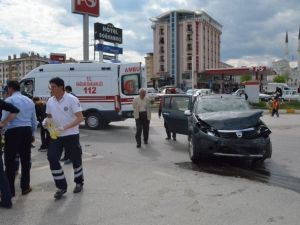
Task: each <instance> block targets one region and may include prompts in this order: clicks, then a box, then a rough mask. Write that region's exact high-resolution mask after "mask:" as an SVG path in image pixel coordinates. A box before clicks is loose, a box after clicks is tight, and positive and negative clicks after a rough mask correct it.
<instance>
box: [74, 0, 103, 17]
mask: <svg viewBox="0 0 300 225" xmlns="http://www.w3.org/2000/svg"><path fill="white" fill-rule="evenodd" d="M72 12H73V13H78V14H88V15H90V16H94V17H98V16H99V14H100V3H99V0H72Z"/></svg>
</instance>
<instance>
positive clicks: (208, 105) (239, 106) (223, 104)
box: [196, 97, 249, 113]
mask: <svg viewBox="0 0 300 225" xmlns="http://www.w3.org/2000/svg"><path fill="white" fill-rule="evenodd" d="M243 110H249V105H248V103H247V102H246V101H245V100H244V99H240V98H221V97H220V98H202V99H200V101H199V104H197V109H196V112H197V113H208V112H221V111H243Z"/></svg>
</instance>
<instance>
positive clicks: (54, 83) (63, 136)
mask: <svg viewBox="0 0 300 225" xmlns="http://www.w3.org/2000/svg"><path fill="white" fill-rule="evenodd" d="M49 83H50V88H51V93H52V94H53V96H52V97H51V98H50V99H49V100H48V102H47V106H46V114H47V118H46V119H45V120H44V123H43V125H44V126H45V127H47V126H48V125H49V120H48V119H49V118H50V119H52V121H53V123H54V124H55V127H57V129H58V132H59V134H58V137H57V138H56V139H53V138H52V137H51V140H50V143H49V147H48V161H49V163H50V169H51V173H52V175H53V178H54V181H55V185H56V187H57V188H58V190H57V191H56V193H55V194H54V198H55V199H60V198H61V197H62V196H63V194H64V193H66V192H67V181H66V178H65V175H64V171H63V169H62V167H61V165H60V162H59V160H60V158H61V154H62V151H63V148H64V149H65V151H66V152H67V153H68V155H69V157H70V159H71V161H72V163H73V169H74V182H75V183H76V186H75V188H74V190H73V193H78V192H81V191H82V188H83V169H82V150H81V146H80V143H79V124H80V123H81V122H82V121H83V115H82V108H81V106H80V103H79V100H78V98H76V97H75V96H73V95H71V94H68V93H67V92H65V83H64V80H63V79H61V78H59V77H55V78H52V79H51V80H50V81H49Z"/></svg>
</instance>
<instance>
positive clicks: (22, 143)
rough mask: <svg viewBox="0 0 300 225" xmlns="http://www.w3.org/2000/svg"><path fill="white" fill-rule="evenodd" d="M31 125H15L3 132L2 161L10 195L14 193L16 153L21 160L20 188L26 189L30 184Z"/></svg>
mask: <svg viewBox="0 0 300 225" xmlns="http://www.w3.org/2000/svg"><path fill="white" fill-rule="evenodd" d="M31 141H32V131H31V127H17V128H12V129H9V130H7V131H6V132H5V145H4V161H5V172H6V175H7V178H8V182H9V185H10V190H11V193H12V195H13V196H14V195H15V174H16V166H15V160H16V155H17V153H19V155H20V160H21V185H20V186H21V189H22V191H26V190H27V189H28V188H29V184H30V162H31Z"/></svg>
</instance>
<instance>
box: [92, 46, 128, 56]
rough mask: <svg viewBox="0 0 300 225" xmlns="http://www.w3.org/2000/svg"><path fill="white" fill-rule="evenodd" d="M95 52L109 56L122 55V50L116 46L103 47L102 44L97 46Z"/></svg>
mask: <svg viewBox="0 0 300 225" xmlns="http://www.w3.org/2000/svg"><path fill="white" fill-rule="evenodd" d="M95 50H96V51H101V52H107V53H111V54H123V49H122V48H119V47H116V46H110V45H104V44H97V45H96V49H95Z"/></svg>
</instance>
